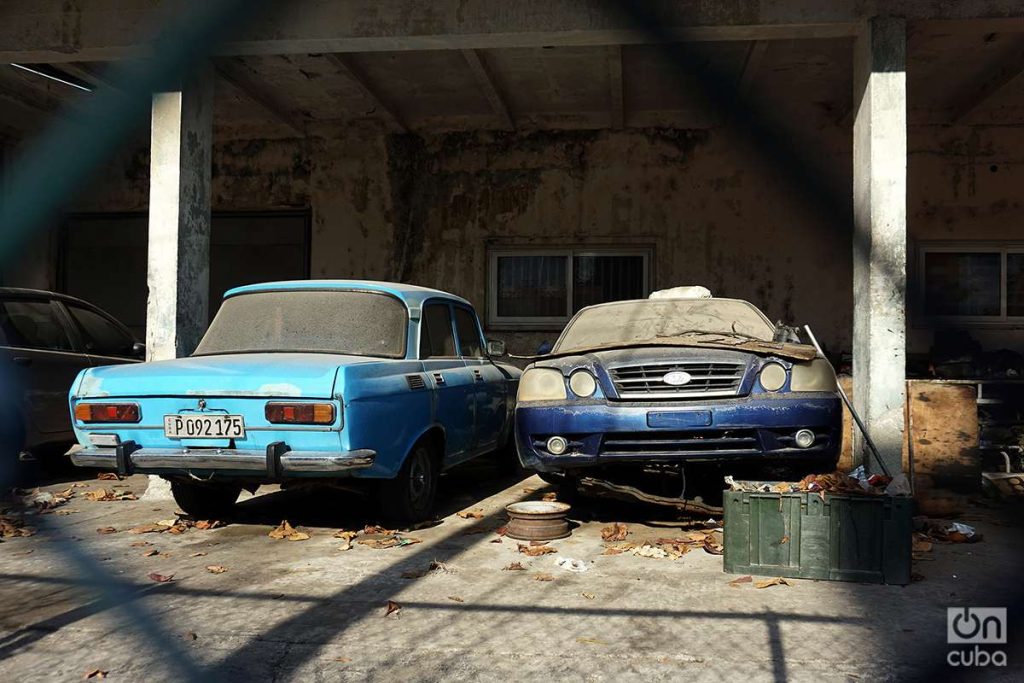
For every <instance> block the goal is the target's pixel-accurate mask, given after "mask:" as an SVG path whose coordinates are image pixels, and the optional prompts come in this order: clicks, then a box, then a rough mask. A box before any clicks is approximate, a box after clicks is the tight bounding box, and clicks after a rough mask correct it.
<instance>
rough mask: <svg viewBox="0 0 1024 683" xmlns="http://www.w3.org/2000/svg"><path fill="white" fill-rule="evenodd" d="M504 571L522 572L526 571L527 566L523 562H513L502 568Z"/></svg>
mask: <svg viewBox="0 0 1024 683" xmlns="http://www.w3.org/2000/svg"><path fill="white" fill-rule="evenodd" d="M501 571H503V572H521V571H526V567H524V566H523V563H522V562H513V563H511V564H509V565H507V566H505V567H502V568H501Z"/></svg>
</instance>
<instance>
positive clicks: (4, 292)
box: [0, 287, 96, 308]
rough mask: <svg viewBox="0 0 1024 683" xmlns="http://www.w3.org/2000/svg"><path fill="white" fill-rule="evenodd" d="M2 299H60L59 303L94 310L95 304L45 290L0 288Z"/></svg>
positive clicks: (0, 297)
mask: <svg viewBox="0 0 1024 683" xmlns="http://www.w3.org/2000/svg"><path fill="white" fill-rule="evenodd" d="M3 297H31V298H40V297H42V298H46V299H60V300H61V301H68V302H72V303H76V304H82V305H83V306H87V307H88V308H96V305H95V304H91V303H89V302H88V301H85V300H84V299H79V298H78V297H75V296H71V295H70V294H61V293H60V292H50V291H47V290H45V289H30V288H28V287H0V299H2V298H3Z"/></svg>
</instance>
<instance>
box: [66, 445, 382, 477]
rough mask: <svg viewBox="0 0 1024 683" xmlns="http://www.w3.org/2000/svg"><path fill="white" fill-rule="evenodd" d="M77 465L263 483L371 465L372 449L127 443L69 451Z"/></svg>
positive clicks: (329, 473)
mask: <svg viewBox="0 0 1024 683" xmlns="http://www.w3.org/2000/svg"><path fill="white" fill-rule="evenodd" d="M68 455H70V457H71V462H73V463H74V464H75V465H77V466H79V467H95V468H99V469H104V470H113V471H116V472H117V473H118V474H121V475H129V474H135V473H140V474H197V475H202V474H210V473H214V472H216V473H224V474H232V475H238V476H246V477H258V478H261V479H268V480H278V479H282V478H286V477H333V476H339V475H344V474H347V473H349V472H352V471H354V470H361V469H366V468H368V467H371V466H372V465H373V462H374V460H375V459H376V457H377V453H376V452H375V451H372V450H367V449H363V450H355V451H343V452H338V451H292V450H290V449H289V448H288V446H287V445H286V444H285V443H284V442H281V441H277V442H274V443H272V444H270V445H269V446H267V449H266V451H257V450H237V449H229V448H139V447H138V445H137V444H135V442H133V441H126V442H124V443H121V444H119V445H118V446H116V447H112V448H99V447H95V446H92V447H88V448H81V449H78V450H72V451H71V452H69V454H68Z"/></svg>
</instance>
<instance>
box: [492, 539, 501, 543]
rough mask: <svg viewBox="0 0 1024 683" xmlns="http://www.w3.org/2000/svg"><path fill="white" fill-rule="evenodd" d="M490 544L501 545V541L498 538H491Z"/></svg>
mask: <svg viewBox="0 0 1024 683" xmlns="http://www.w3.org/2000/svg"><path fill="white" fill-rule="evenodd" d="M491 543H501V539H500V538H492V539H491Z"/></svg>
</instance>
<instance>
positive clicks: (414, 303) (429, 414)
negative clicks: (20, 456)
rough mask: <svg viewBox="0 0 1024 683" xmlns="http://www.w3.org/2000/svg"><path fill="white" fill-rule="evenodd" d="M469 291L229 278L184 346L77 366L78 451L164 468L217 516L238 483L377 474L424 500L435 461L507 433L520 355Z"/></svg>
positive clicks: (491, 447)
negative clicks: (246, 282)
mask: <svg viewBox="0 0 1024 683" xmlns="http://www.w3.org/2000/svg"><path fill="white" fill-rule="evenodd" d="M503 352H504V348H503V345H502V344H501V342H490V343H485V341H484V337H483V335H482V331H481V327H480V323H479V320H478V318H477V315H476V313H475V312H474V310H473V307H472V306H471V305H470V303H469V302H468V301H466V300H464V299H461V298H459V297H456V296H453V295H451V294H446V293H445V292H440V291H437V290H433V289H425V288H422V287H415V286H411V285H403V284H391V283H384V282H368V281H355V280H321V281H316V280H311V281H310V280H307V281H295V282H275V283H269V284H260V285H250V286H246V287H239V288H237V289H233V290H231V291H229V292H227V294H226V295H225V298H224V303H223V305H222V306H221V308H220V311H219V312H218V313H217V316H216V318H215V319H214V321H213V323H212V324H211V325H210V329H209V330H208V331H207V333H206V335H205V336H204V337H203V340H202V342H200V344H199V347H198V348H197V349H196V351H195V353H194V354H193V355H192V356H190V357H188V358H179V359H176V360H168V361H159V362H150V363H143V364H139V365H130V366H112V367H101V368H93V369H89V370H85V371H84V372H82V373H81V374H80V375H79V376H78V378H77V379H76V380H75V383H74V384H73V386H72V388H71V394H70V403H71V413H72V415H73V418H74V428H75V433H76V435H77V437H78V442H79V445H80V447H79V448H77V449H73V451H72V454H71V459H72V461H73V462H74V463H75V464H76V465H79V466H82V467H95V468H103V469H110V470H116V471H118V472H120V473H122V474H130V473H133V472H142V473H150V474H159V475H161V476H163V477H165V478H167V479H169V480H170V482H171V487H172V490H173V493H174V497H175V500H176V501H177V502H178V504H179V505H180V506H181V507H182V509H183V510H185V511H186V512H189V513H191V514H194V515H197V516H199V517H204V518H208V517H218V516H221V515H223V514H225V513H226V512H227V511H228V510H229V508H230V506H232V505H234V503H235V501H236V500H237V498H238V496H239V494H240V492H241V490H242V489H243V488H250V489H255V487H256V486H258V485H260V484H264V483H274V482H277V483H282V484H283V485H285V486H288V485H290V484H293V483H295V482H296V481H300V480H306V481H308V480H309V479H311V478H316V479H338V478H342V477H353V478H356V479H373V480H379V485H380V488H381V491H380V494H381V495H380V500H381V503H382V505H383V506H384V511H385V512H386V513H387V514H388V516H390V517H391V518H394V519H400V520H418V519H424V518H426V517H428V516H429V515H430V514H431V509H432V506H433V503H434V498H435V494H436V490H437V481H438V477H439V475H440V473H441V472H442V471H443V470H445V469H446V468H449V467H451V466H453V465H456V464H458V463H460V462H463V461H466V460H469V459H470V458H473V457H476V456H478V455H481V454H485V453H488V452H492V451H500V450H501V449H502V448H505V447H509V453H510V455H511V457H513V458H514V449H512V448H511V434H512V414H513V409H514V404H515V394H516V385H517V383H518V379H519V374H520V373H519V370H517V369H516V368H514V367H512V366H508V365H502V364H498V363H495V362H494V360H493V358H492V356H497V355H501V354H502V353H503Z"/></svg>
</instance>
